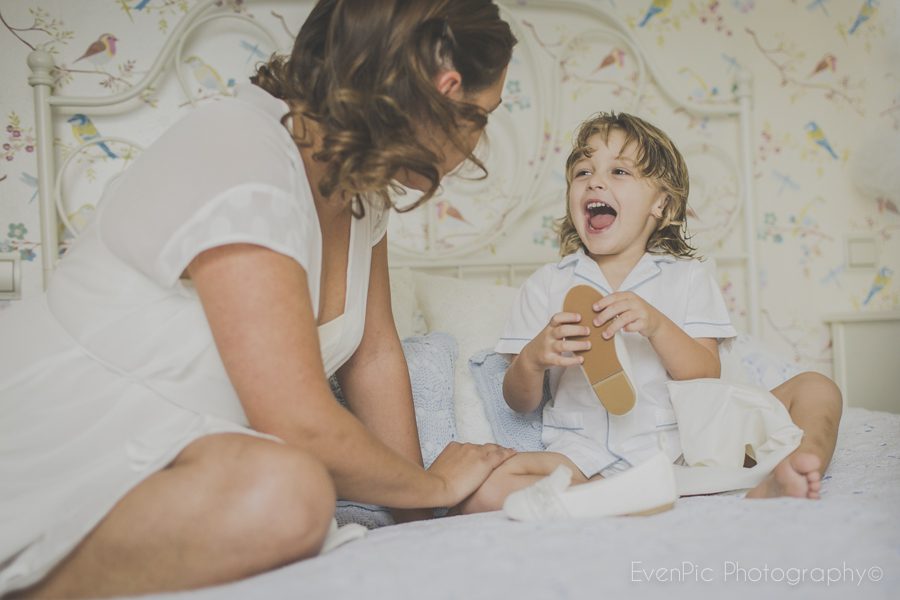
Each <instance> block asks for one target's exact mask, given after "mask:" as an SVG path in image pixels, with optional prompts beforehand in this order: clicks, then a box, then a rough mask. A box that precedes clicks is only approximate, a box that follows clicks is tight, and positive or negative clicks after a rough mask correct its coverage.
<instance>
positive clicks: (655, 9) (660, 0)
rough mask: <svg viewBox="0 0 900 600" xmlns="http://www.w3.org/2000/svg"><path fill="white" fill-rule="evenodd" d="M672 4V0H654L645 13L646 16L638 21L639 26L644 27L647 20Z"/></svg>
mask: <svg viewBox="0 0 900 600" xmlns="http://www.w3.org/2000/svg"><path fill="white" fill-rule="evenodd" d="M671 5H672V0H653V2H652V3H651V4H650V8H648V9H647V14H645V15H644V18H643V19H641V22H640V23H638V27H643V26H644V25H646V24H647V21H649V20H650V19H652V18H653V17H654V16H656V15H658V14H659V13H661V12H663V11H665V10H666V9H667V8H669V7H670V6H671Z"/></svg>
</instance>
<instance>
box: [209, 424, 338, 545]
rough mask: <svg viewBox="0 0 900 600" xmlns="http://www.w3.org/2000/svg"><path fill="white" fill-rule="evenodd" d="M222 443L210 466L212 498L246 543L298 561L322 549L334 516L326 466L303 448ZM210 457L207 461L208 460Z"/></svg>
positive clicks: (243, 441)
mask: <svg viewBox="0 0 900 600" xmlns="http://www.w3.org/2000/svg"><path fill="white" fill-rule="evenodd" d="M241 437H242V438H246V439H237V440H234V441H233V443H230V442H229V443H228V444H226V446H228V447H227V448H219V449H218V450H219V452H216V453H215V456H213V459H214V461H215V463H216V464H217V465H218V466H219V467H220V468H212V469H210V470H209V471H210V473H209V477H210V478H211V479H212V480H213V481H212V482H211V487H210V488H208V490H209V491H212V490H215V491H214V494H215V495H216V496H217V497H216V498H213V499H212V501H213V502H217V503H218V505H219V506H221V507H222V508H223V510H224V511H225V512H226V518H227V521H228V523H227V526H228V527H229V528H230V531H231V532H232V533H233V535H235V536H238V537H239V538H240V539H241V540H243V543H245V544H249V545H252V544H253V543H254V542H256V543H258V544H260V545H262V546H264V547H265V548H266V549H267V550H268V551H272V552H276V553H277V554H279V555H281V556H284V557H285V558H286V560H290V559H293V560H296V559H299V558H304V557H306V556H312V555H315V554H316V553H318V551H319V549H320V548H321V546H322V542H323V541H324V539H325V535H326V534H327V533H328V528H329V526H330V524H331V519H332V517H333V515H334V506H335V491H334V484H333V482H332V480H331V477H330V476H329V474H328V471H327V469H326V468H325V466H324V465H323V464H322V463H321V462H319V461H318V460H316V459H315V458H314V457H313V456H312V455H310V454H309V453H307V452H304V451H302V450H300V449H297V448H293V447H291V446H287V445H284V444H279V443H277V442H270V441H268V440H260V439H255V438H249V437H247V436H241ZM209 462H212V461H207V464H209Z"/></svg>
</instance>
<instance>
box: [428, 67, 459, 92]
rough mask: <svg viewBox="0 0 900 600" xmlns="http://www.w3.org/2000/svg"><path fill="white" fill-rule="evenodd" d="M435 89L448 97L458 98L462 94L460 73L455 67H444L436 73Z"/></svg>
mask: <svg viewBox="0 0 900 600" xmlns="http://www.w3.org/2000/svg"><path fill="white" fill-rule="evenodd" d="M434 85H435V87H436V88H437V90H438V91H439V92H440V93H441V94H443V95H444V96H447V97H449V98H454V99H458V98H459V97H460V96H462V75H460V74H459V71H457V70H455V69H446V70H443V71H441V72H440V73H438V74H437V75H436V76H435V78H434Z"/></svg>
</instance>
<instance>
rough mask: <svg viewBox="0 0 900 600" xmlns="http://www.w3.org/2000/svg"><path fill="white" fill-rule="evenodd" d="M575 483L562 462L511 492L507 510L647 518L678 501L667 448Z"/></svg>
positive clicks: (546, 515) (548, 516)
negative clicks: (627, 466) (611, 474)
mask: <svg viewBox="0 0 900 600" xmlns="http://www.w3.org/2000/svg"><path fill="white" fill-rule="evenodd" d="M571 482H572V471H571V470H570V469H569V468H568V467H566V466H563V465H560V466H558V467H557V468H556V470H555V471H553V473H551V474H550V475H549V476H548V477H545V478H544V479H541V480H540V481H538V482H536V483H534V484H532V485H530V486H528V487H527V488H525V489H522V490H519V491H517V492H513V493H512V494H510V495H509V496H507V498H506V501H505V502H504V503H503V512H504V513H506V516H507V517H509V518H510V519H514V520H516V521H560V520H565V519H584V518H592V517H611V516H615V515H633V516H646V515H652V514H656V513H660V512H663V511H666V510H669V509H671V508H672V507H673V506H674V505H675V501H676V500H677V499H678V491H677V489H676V487H675V474H674V471H673V470H672V464H671V463H670V462H669V458H668V457H667V456H666V455H665V454H663V453H662V452H660V453H659V454H656V455H655V456H653V458H651V459H650V460H648V461H646V462H644V463H641V464H639V465H637V466H635V467H632V468H630V469H628V470H627V471H625V472H624V473H621V474H619V475H616V476H614V477H609V478H607V479H599V480H597V481H589V482H587V483H582V484H580V485H576V486H572V485H571Z"/></svg>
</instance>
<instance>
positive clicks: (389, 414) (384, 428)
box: [337, 236, 431, 522]
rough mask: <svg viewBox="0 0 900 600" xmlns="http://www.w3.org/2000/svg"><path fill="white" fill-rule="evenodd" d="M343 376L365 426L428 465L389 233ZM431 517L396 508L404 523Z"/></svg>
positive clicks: (375, 262)
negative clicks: (394, 306)
mask: <svg viewBox="0 0 900 600" xmlns="http://www.w3.org/2000/svg"><path fill="white" fill-rule="evenodd" d="M337 376H338V380H339V381H340V384H341V390H343V392H344V398H345V399H346V401H347V405H348V406H349V407H350V410H351V411H353V414H354V415H356V417H357V418H358V419H359V420H360V421H362V423H363V425H365V426H366V428H367V429H368V430H369V431H371V432H372V433H373V434H374V435H375V437H377V438H378V439H379V440H381V442H382V443H384V444H386V445H387V446H389V447H390V448H392V449H393V450H394V451H395V452H397V453H398V454H399V455H400V456H403V457H405V458H407V459H408V460H411V461H412V462H414V463H416V464H417V465H419V466H422V450H421V448H420V447H419V434H418V430H417V427H416V415H415V408H414V405H413V399H412V389H411V387H410V382H409V370H408V368H407V365H406V357H405V356H404V355H403V347H402V346H401V345H400V338H399V337H398V336H397V327H396V325H395V324H394V315H393V313H392V312H391V288H390V275H389V272H388V260H387V236H385V237H384V238H383V239H382V240H381V241H380V242H379V243H378V244H376V245H375V247H374V248H373V249H372V268H371V271H370V275H369V294H368V298H367V300H366V325H365V330H364V331H363V338H362V341H361V342H360V344H359V348H357V349H356V352H354V354H353V356H352V357H350V360H348V361H347V362H346V363H344V365H343V366H342V367H341V368H340V369H338V372H337ZM430 516H431V511H430V510H425V511H394V518H395V519H396V520H397V521H398V522H402V521H410V520H417V519H427V518H429V517H430Z"/></svg>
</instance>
